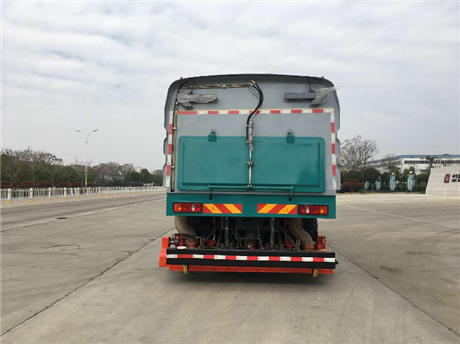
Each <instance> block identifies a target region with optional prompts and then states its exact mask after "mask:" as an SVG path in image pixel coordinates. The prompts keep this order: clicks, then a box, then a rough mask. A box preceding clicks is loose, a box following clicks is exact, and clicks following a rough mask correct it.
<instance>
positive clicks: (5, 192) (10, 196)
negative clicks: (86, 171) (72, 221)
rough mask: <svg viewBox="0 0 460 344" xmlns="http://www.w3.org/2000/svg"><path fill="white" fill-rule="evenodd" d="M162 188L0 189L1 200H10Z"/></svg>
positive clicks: (93, 194) (116, 193)
mask: <svg viewBox="0 0 460 344" xmlns="http://www.w3.org/2000/svg"><path fill="white" fill-rule="evenodd" d="M164 190H165V188H164V187H162V186H126V187H87V188H85V187H83V188H30V189H1V200H2V201H9V202H12V201H13V200H14V199H29V200H33V199H39V198H47V199H53V198H62V199H67V198H68V197H77V198H78V197H91V196H103V195H120V194H125V193H126V194H127V193H144V192H155V191H157V192H158V191H164Z"/></svg>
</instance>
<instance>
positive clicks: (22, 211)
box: [1, 192, 165, 231]
mask: <svg viewBox="0 0 460 344" xmlns="http://www.w3.org/2000/svg"><path fill="white" fill-rule="evenodd" d="M161 198H165V194H164V192H160V193H137V194H136V193H132V194H131V193H127V194H124V195H118V196H107V195H104V196H101V197H97V195H95V196H93V197H92V198H87V197H84V196H82V198H80V199H76V198H75V197H69V198H68V199H67V200H61V199H56V200H51V201H48V200H46V199H37V200H36V201H35V202H33V203H32V202H28V201H27V200H18V201H15V202H13V203H12V204H6V203H3V204H2V208H1V214H2V216H1V228H2V231H5V230H10V229H13V228H18V227H24V226H28V225H31V224H36V223H43V222H49V221H54V220H56V219H57V218H59V217H74V216H80V215H83V214H91V213H94V212H96V211H103V210H107V209H113V208H117V207H125V206H128V205H132V204H141V203H145V202H150V201H151V200H156V199H161Z"/></svg>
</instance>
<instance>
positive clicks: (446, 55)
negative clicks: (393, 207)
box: [2, 3, 460, 169]
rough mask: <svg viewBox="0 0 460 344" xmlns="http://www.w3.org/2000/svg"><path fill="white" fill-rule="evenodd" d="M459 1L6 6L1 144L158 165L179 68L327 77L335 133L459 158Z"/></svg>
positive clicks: (397, 149) (393, 149) (182, 71)
mask: <svg viewBox="0 0 460 344" xmlns="http://www.w3.org/2000/svg"><path fill="white" fill-rule="evenodd" d="M459 6H460V5H459V4H456V3H443V4H440V3H378V4H364V3H171V4H166V3H135V4H134V3H4V4H3V18H2V19H3V37H2V38H3V56H2V58H3V60H2V62H3V131H4V132H3V146H5V147H11V148H22V147H26V146H28V145H31V146H32V147H34V148H36V149H48V150H50V151H52V152H53V153H55V154H57V155H59V156H60V157H62V158H64V159H65V160H66V161H67V162H70V161H73V160H74V159H75V157H76V156H77V157H79V158H80V159H81V158H82V155H83V154H82V152H83V146H82V143H81V137H80V136H78V135H77V134H75V135H74V133H73V130H74V129H75V128H77V127H78V128H80V129H81V130H83V131H84V130H90V129H93V128H95V127H98V128H100V131H99V132H98V133H97V134H95V135H94V136H93V137H91V142H90V143H91V146H90V147H91V150H90V155H91V158H92V159H93V161H94V162H95V163H98V162H105V161H111V160H114V161H119V162H133V163H134V164H135V165H140V166H144V167H148V168H150V169H152V168H160V167H161V166H162V165H163V163H164V156H163V153H162V142H163V138H164V135H165V132H164V129H163V107H164V101H165V95H166V90H167V88H168V86H169V84H170V83H171V82H172V81H174V80H176V79H177V78H179V77H180V76H184V77H185V76H197V75H209V74H229V73H253V72H254V73H282V74H296V75H299V74H300V75H313V76H322V75H324V76H325V77H327V78H328V79H330V80H331V81H333V82H334V83H338V84H343V85H344V88H342V89H341V90H340V91H339V99H340V102H341V110H342V119H341V130H340V132H339V137H340V138H341V139H345V138H350V137H352V136H355V135H358V134H361V135H362V136H363V137H364V138H371V139H375V140H376V141H377V143H378V145H379V146H380V152H381V155H383V154H386V153H395V154H417V153H420V154H441V153H458V152H459V145H460V142H459V136H460V135H459V134H460V133H459V131H460V128H459V125H460V124H459V103H458V95H459V64H458V61H460V55H459V36H458V32H459V24H460V23H459V16H458V12H459Z"/></svg>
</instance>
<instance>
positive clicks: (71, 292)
mask: <svg viewBox="0 0 460 344" xmlns="http://www.w3.org/2000/svg"><path fill="white" fill-rule="evenodd" d="M173 229H174V228H172V229H168V230H167V231H165V232H164V233H162V234H160V235H159V236H157V237H155V238H153V239H149V241H148V242H147V243H145V244H144V245H142V246H141V247H139V248H138V249H136V250H134V251H132V253H131V254H128V255H127V256H125V257H123V258H121V259H119V260H117V261H116V262H115V263H114V264H112V265H111V266H109V267H108V268H106V269H104V270H103V271H102V272H100V273H98V274H97V275H95V276H93V277H91V278H89V279H88V280H87V281H86V282H85V283H83V284H81V285H79V286H78V287H77V288H75V289H73V290H72V291H70V292H68V293H67V294H65V295H64V296H62V297H60V298H58V299H57V300H55V301H54V302H52V303H51V304H49V305H48V306H46V307H45V308H43V309H41V310H39V311H38V312H35V313H34V314H32V315H31V316H30V317H28V318H27V319H24V320H23V321H21V322H20V323H18V324H16V325H15V326H13V327H12V328H10V329H8V330H6V331H5V332H3V333H2V334H1V336H0V337H3V336H4V335H5V334H7V333H9V332H11V331H13V330H14V329H15V328H17V327H19V326H21V325H22V324H24V323H26V322H28V321H29V320H31V319H33V318H35V317H36V316H37V315H40V314H41V313H43V312H44V311H46V310H47V309H50V308H51V307H53V306H54V305H55V304H57V303H58V302H60V301H62V300H64V299H65V298H66V297H68V296H70V295H72V294H73V293H75V292H76V291H78V290H80V289H81V288H83V287H84V286H86V285H87V284H89V283H90V282H92V281H94V280H96V279H97V278H99V277H101V276H103V275H104V274H105V273H106V272H108V271H110V270H111V269H113V268H114V267H116V266H117V265H118V264H120V263H122V262H124V261H125V260H126V259H128V258H129V257H131V256H133V255H134V254H136V253H137V252H139V251H140V250H142V249H143V248H144V247H147V246H148V245H150V244H151V243H152V242H154V241H156V240H158V239H159V238H161V237H162V236H163V235H165V234H166V233H168V232H170V231H171V230H173Z"/></svg>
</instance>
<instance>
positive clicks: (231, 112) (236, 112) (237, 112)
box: [228, 110, 240, 115]
mask: <svg viewBox="0 0 460 344" xmlns="http://www.w3.org/2000/svg"><path fill="white" fill-rule="evenodd" d="M228 114H229V115H239V114H240V111H239V110H229V111H228Z"/></svg>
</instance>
